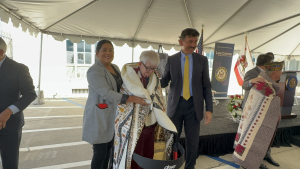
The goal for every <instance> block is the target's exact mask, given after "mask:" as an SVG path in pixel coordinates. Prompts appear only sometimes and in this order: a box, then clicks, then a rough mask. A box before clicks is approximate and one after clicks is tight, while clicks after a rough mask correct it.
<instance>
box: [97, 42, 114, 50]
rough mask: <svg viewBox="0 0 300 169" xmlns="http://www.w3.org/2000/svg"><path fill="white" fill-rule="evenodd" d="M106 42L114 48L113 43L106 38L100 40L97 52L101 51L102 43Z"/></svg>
mask: <svg viewBox="0 0 300 169" xmlns="http://www.w3.org/2000/svg"><path fill="white" fill-rule="evenodd" d="M105 43H109V44H111V46H112V47H113V48H114V46H113V44H112V43H111V41H109V40H106V39H104V40H101V41H99V42H98V44H97V47H96V52H99V50H100V49H101V47H102V45H103V44H105Z"/></svg>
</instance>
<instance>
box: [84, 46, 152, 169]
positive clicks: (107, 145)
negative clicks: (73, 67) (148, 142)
mask: <svg viewBox="0 0 300 169" xmlns="http://www.w3.org/2000/svg"><path fill="white" fill-rule="evenodd" d="M96 55H97V58H98V59H97V61H96V63H95V64H94V65H93V66H91V67H90V68H89V70H88V71H87V80H88V83H89V96H88V99H87V102H86V106H85V110H84V116H83V132H82V140H84V141H87V142H89V143H90V144H92V145H93V152H94V154H93V159H92V163H91V168H92V169H94V168H95V169H96V168H97V169H107V166H108V161H109V157H110V153H111V148H112V145H113V137H114V124H115V123H114V122H115V115H116V109H117V105H118V104H120V103H121V104H125V103H126V102H135V103H138V104H142V105H146V104H147V103H146V101H145V100H144V99H143V98H140V97H136V96H129V95H125V94H120V93H119V92H120V88H121V86H122V84H123V81H122V78H121V75H120V74H121V73H120V70H119V67H118V66H117V65H115V64H112V63H111V62H112V61H113V59H114V47H113V45H112V43H111V42H110V41H108V40H101V41H99V42H98V45H97V48H96Z"/></svg>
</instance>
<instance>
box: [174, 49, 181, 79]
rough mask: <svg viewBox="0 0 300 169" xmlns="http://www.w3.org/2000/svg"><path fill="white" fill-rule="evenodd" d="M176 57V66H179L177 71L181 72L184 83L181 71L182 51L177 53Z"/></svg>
mask: <svg viewBox="0 0 300 169" xmlns="http://www.w3.org/2000/svg"><path fill="white" fill-rule="evenodd" d="M175 57H176V58H175V61H176V63H175V67H178V68H179V69H178V70H177V71H178V72H177V73H178V74H179V76H180V79H181V81H182V84H183V79H182V71H181V69H182V67H181V52H179V53H177V55H176V56H175Z"/></svg>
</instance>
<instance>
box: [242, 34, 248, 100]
mask: <svg viewBox="0 0 300 169" xmlns="http://www.w3.org/2000/svg"><path fill="white" fill-rule="evenodd" d="M248 33H249V32H245V49H244V50H245V52H244V54H245V56H247V55H246V52H247V51H246V48H247V46H248V43H247V34H248ZM245 59H246V61H247V58H246V57H245ZM243 80H244V79H243ZM241 87H242V97H243V98H244V90H243V85H242V86H241Z"/></svg>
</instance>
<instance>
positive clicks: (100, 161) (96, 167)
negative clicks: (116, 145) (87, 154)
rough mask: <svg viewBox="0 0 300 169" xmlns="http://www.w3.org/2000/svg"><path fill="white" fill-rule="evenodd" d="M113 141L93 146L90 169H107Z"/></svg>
mask: <svg viewBox="0 0 300 169" xmlns="http://www.w3.org/2000/svg"><path fill="white" fill-rule="evenodd" d="M113 142H114V139H112V140H111V141H110V142H108V143H102V144H93V150H94V155H93V159H92V164H91V168H92V169H107V167H108V162H109V159H110V154H111V150H112V147H113Z"/></svg>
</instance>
